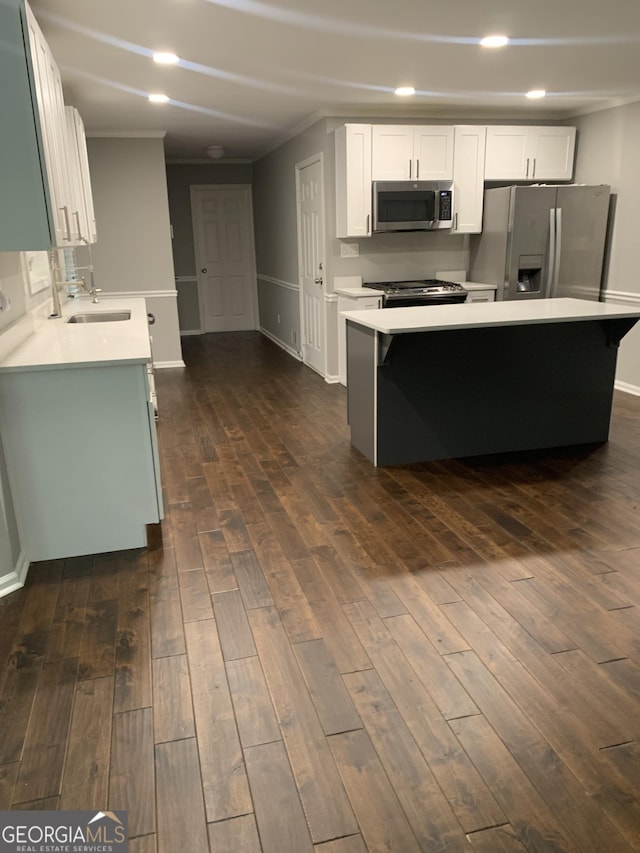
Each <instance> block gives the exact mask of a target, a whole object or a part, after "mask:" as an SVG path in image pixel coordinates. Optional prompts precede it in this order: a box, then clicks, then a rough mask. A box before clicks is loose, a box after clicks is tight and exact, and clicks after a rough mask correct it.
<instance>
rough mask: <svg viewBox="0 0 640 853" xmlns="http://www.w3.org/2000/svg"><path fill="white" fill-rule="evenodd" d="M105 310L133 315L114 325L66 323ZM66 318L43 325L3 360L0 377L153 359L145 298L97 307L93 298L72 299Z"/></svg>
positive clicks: (111, 301) (113, 301)
mask: <svg viewBox="0 0 640 853" xmlns="http://www.w3.org/2000/svg"><path fill="white" fill-rule="evenodd" d="M100 311H104V312H110V311H131V318H130V319H129V320H118V321H115V322H109V323H67V322H66V320H67V318H68V317H70V316H71V315H72V314H88V313H90V312H91V313H93V312H100ZM62 315H63V316H62V317H61V318H60V319H55V320H45V321H43V323H42V324H41V325H40V326H39V327H38V328H37V329H36V330H35V331H34V333H33V334H32V335H31V336H30V337H28V338H27V339H26V340H25V341H23V343H21V344H20V345H19V346H18V347H16V349H14V350H13V351H12V352H10V353H9V354H8V355H7V356H6V357H5V358H4V359H2V361H0V373H2V372H9V371H18V370H22V371H24V370H58V369H60V368H65V367H69V368H73V367H89V366H94V367H95V366H98V365H103V366H106V365H112V364H136V363H140V364H144V363H146V362H150V361H151V344H150V342H149V326H148V323H147V307H146V302H145V300H144V299H108V300H105V301H103V302H99V303H98V304H94V303H93V302H92V301H91V300H90V299H88V298H87V299H73V300H69V301H68V302H66V303H64V304H63V306H62Z"/></svg>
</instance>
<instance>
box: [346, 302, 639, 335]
mask: <svg viewBox="0 0 640 853" xmlns="http://www.w3.org/2000/svg"><path fill="white" fill-rule="evenodd" d="M341 316H342V317H344V318H346V319H347V320H351V321H352V322H354V323H357V324H358V325H360V326H364V327H365V328H368V329H374V330H375V331H376V332H382V333H384V334H388V335H396V334H402V333H410V332H431V331H437V330H442V329H473V328H482V327H488V326H522V325H529V324H541V323H566V322H576V321H580V320H596V319H599V318H602V319H609V320H610V319H615V318H620V317H628V318H640V306H638V307H637V308H628V307H624V306H622V305H613V304H610V303H604V302H589V301H587V300H586V299H536V300H532V301H528V300H527V301H509V302H471V303H467V302H462V303H459V304H457V305H431V306H423V307H419V308H371V309H367V310H365V311H343V312H342V314H341Z"/></svg>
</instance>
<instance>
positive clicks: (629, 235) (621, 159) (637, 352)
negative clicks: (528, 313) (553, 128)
mask: <svg viewBox="0 0 640 853" xmlns="http://www.w3.org/2000/svg"><path fill="white" fill-rule="evenodd" d="M571 124H575V125H576V127H577V128H578V144H577V153H576V172H575V180H576V183H599V184H605V183H606V184H611V191H612V193H614V194H615V196H616V198H615V214H614V219H613V229H612V235H611V244H610V257H609V265H608V276H607V280H606V290H605V299H606V301H615V302H619V301H623V300H625V298H626V300H627V301H630V302H632V303H633V304H634V305H637V304H639V303H640V277H639V276H638V223H639V222H640V157H638V150H639V149H640V103H633V104H626V105H624V106H621V107H615V108H614V109H609V110H601V111H600V112H597V113H590V114H589V115H585V116H580V117H578V118H576V119H572V121H571ZM616 378H617V380H618V381H619V382H621V383H625V385H628V386H633V388H635V389H636V391H637V393H640V329H639V328H638V327H637V326H636V328H635V329H633V330H632V331H631V332H630V333H629V334H628V335H627V336H626V337H625V338H624V340H623V341H622V345H621V348H620V355H619V361H618V371H617V375H616Z"/></svg>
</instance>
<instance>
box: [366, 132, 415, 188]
mask: <svg viewBox="0 0 640 853" xmlns="http://www.w3.org/2000/svg"><path fill="white" fill-rule="evenodd" d="M413 160H414V157H413V127H409V126H406V125H399V124H398V125H396V124H383V125H374V126H373V128H372V131H371V179H372V180H373V181H404V180H409V179H411V178H414V179H415V168H414V165H413Z"/></svg>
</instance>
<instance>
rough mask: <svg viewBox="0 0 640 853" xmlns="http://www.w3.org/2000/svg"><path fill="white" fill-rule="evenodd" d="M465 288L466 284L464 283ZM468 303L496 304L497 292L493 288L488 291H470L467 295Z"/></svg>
mask: <svg viewBox="0 0 640 853" xmlns="http://www.w3.org/2000/svg"><path fill="white" fill-rule="evenodd" d="M462 285H463V287H464V282H463V283H462ZM466 301H467V302H495V301H496V292H495V290H493V289H491V288H487V290H470V291H469V293H468V295H467V299H466Z"/></svg>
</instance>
